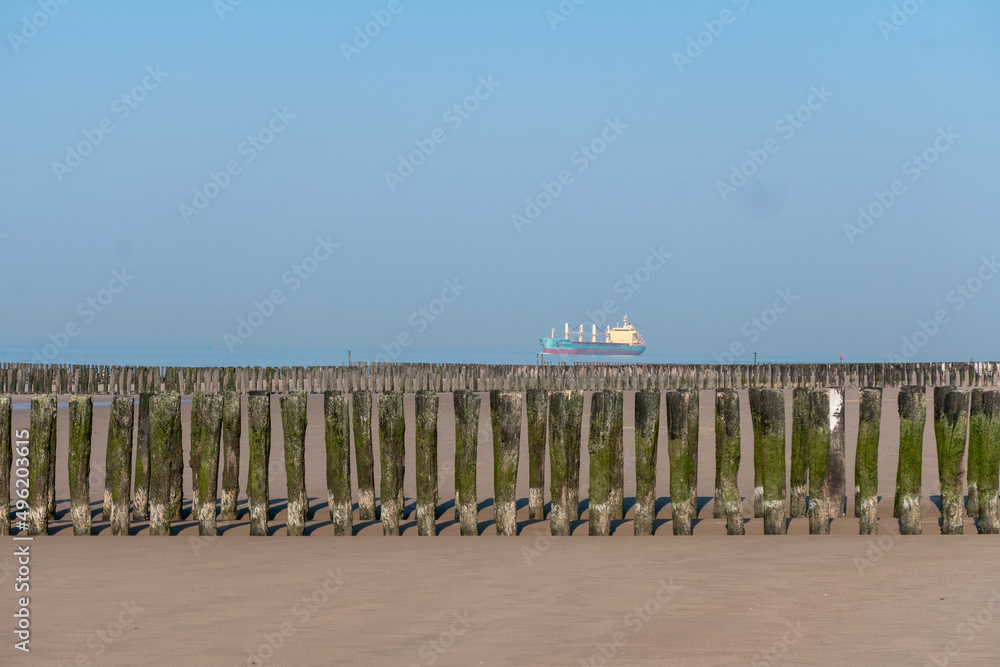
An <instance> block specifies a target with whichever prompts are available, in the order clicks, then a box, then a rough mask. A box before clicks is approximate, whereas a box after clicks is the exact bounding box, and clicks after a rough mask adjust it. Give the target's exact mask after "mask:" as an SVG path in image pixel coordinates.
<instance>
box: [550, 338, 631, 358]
mask: <svg viewBox="0 0 1000 667" xmlns="http://www.w3.org/2000/svg"><path fill="white" fill-rule="evenodd" d="M538 342H540V343H541V344H542V353H543V354H575V355H584V356H596V355H601V356H616V357H635V356H638V355H640V354H642V353H643V352H645V351H646V348H645V347H642V346H639V345H624V344H622V343H580V342H576V341H570V340H565V339H556V338H540V339H539V341H538Z"/></svg>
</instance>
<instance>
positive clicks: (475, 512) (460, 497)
mask: <svg viewBox="0 0 1000 667" xmlns="http://www.w3.org/2000/svg"><path fill="white" fill-rule="evenodd" d="M453 399H454V401H455V512H456V514H457V519H458V521H459V523H460V524H461V529H462V535H478V534H479V504H478V502H479V501H478V496H477V492H476V453H477V450H478V443H479V411H480V407H481V399H480V397H479V396H478V395H476V394H475V393H473V392H472V391H469V390H467V389H460V390H457V391H455V392H454V397H453Z"/></svg>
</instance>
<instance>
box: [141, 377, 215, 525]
mask: <svg viewBox="0 0 1000 667" xmlns="http://www.w3.org/2000/svg"><path fill="white" fill-rule="evenodd" d="M147 370H148V369H147ZM205 397H206V394H205V392H202V391H196V392H195V393H194V394H192V395H191V449H190V451H189V452H188V466H189V467H190V468H191V518H192V519H194V520H196V521H201V502H200V501H199V498H198V490H199V489H200V488H201V484H200V482H199V476H200V475H201V458H200V455H199V452H198V448H199V446H200V445H201V441H202V430H203V429H204V428H205V424H204V419H205V417H206V414H205V407H204V402H205Z"/></svg>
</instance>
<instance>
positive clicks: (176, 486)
mask: <svg viewBox="0 0 1000 667" xmlns="http://www.w3.org/2000/svg"><path fill="white" fill-rule="evenodd" d="M177 400H178V402H177V410H178V413H177V419H176V421H172V422H171V424H172V425H173V429H174V430H173V431H172V432H171V434H170V457H171V459H170V460H171V464H170V465H171V469H170V520H171V521H180V520H181V509H182V508H183V506H184V443H183V436H184V432H183V429H184V425H183V420H182V419H181V416H180V397H179V396H178V399H177ZM150 484H152V481H150ZM150 511H152V510H150ZM191 518H194V519H197V518H198V517H197V516H196V515H192V517H191Z"/></svg>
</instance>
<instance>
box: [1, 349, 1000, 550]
mask: <svg viewBox="0 0 1000 667" xmlns="http://www.w3.org/2000/svg"><path fill="white" fill-rule="evenodd" d="M0 381H2V387H0V391H4V392H6V393H7V394H11V393H18V394H20V393H27V394H33V395H34V396H33V398H32V399H31V413H30V422H29V429H28V434H27V439H26V441H25V440H24V439H23V435H24V434H23V433H21V432H18V433H17V434H16V436H17V437H16V438H14V439H13V440H12V438H11V435H12V433H11V423H12V421H11V410H12V400H11V397H10V395H3V396H0V504H2V506H0V510H2V511H0V533H2V534H9V533H10V531H11V521H10V518H11V511H10V510H11V509H12V508H11V507H10V506H9V498H10V492H11V491H13V492H14V496H15V500H14V503H15V504H14V507H13V509H14V510H15V517H17V521H18V523H17V524H16V526H17V527H18V528H20V524H21V523H22V522H23V523H24V524H25V527H26V528H27V531H28V532H29V534H33V535H43V534H46V533H47V532H48V521H49V519H50V518H52V517H54V513H55V508H56V497H55V476H56V470H57V465H56V458H55V452H56V449H55V442H56V408H57V398H56V393H53V392H58V393H62V394H72V395H71V396H70V397H69V431H70V432H69V456H68V461H67V463H68V475H69V488H70V515H71V518H72V521H73V530H74V534H77V535H87V534H90V533H91V512H90V487H89V478H90V450H91V433H92V419H93V398H92V394H113V397H112V398H111V405H110V414H111V416H110V423H109V428H108V441H107V460H106V483H105V487H106V488H105V496H104V519H105V520H108V521H110V523H111V533H112V534H113V535H127V534H129V530H130V526H131V522H132V521H133V520H139V521H147V520H148V521H149V528H150V533H151V534H152V535H169V534H171V521H178V520H180V519H181V508H182V503H183V495H184V494H183V488H182V487H183V483H182V482H183V466H184V461H183V450H182V432H181V394H182V393H185V394H191V396H192V399H191V400H192V407H191V422H190V430H191V433H190V442H191V447H190V460H189V465H190V466H191V471H192V478H193V488H192V504H191V507H192V514H191V518H196V519H197V521H198V524H199V533H200V534H201V535H215V534H217V520H218V519H220V518H221V519H222V520H235V519H236V504H237V498H238V496H239V491H240V480H239V462H240V447H241V423H242V416H243V415H242V404H243V401H242V396H243V394H248V396H247V409H248V415H247V417H248V425H249V434H248V446H249V472H248V477H247V480H246V487H245V488H246V495H247V500H248V505H249V513H250V532H251V535H266V534H267V533H268V521H269V520H270V519H271V518H273V517H271V512H270V497H271V496H270V489H269V480H268V469H269V466H268V464H269V461H270V448H271V428H272V425H271V401H272V395H274V394H277V396H276V397H275V398H276V400H278V401H279V407H280V416H281V425H280V428H281V430H282V434H283V442H284V461H285V470H286V478H287V502H288V510H287V514H288V516H287V519H286V528H287V532H288V534H289V535H301V534H303V530H304V524H305V522H306V520H307V518H308V516H309V499H308V495H307V493H306V489H305V468H304V460H305V432H306V405H307V396H308V392H314V393H317V392H323V393H324V398H323V408H324V419H325V447H326V468H327V470H326V473H327V474H326V479H327V491H328V496H329V508H330V510H329V511H330V520H331V522H332V524H333V526H334V531H335V533H336V534H338V535H350V534H352V533H353V526H352V522H353V511H352V509H353V508H352V483H351V481H352V475H351V456H350V443H351V429H352V428H353V432H354V444H355V452H354V453H355V461H356V467H357V471H356V479H357V491H358V494H357V496H358V516H359V518H360V519H361V520H381V523H382V526H383V530H384V533H385V534H386V535H398V534H399V527H400V518H401V514H402V513H403V497H402V482H403V474H404V465H403V462H404V435H405V431H406V428H407V425H406V423H405V419H404V415H403V393H404V392H407V391H415V401H414V404H415V423H414V424H413V425H412V427H413V428H414V429H415V443H416V452H415V455H416V456H415V460H416V480H417V498H416V515H417V517H416V518H417V528H418V533H419V534H420V535H434V534H436V530H437V528H436V520H437V518H438V515H439V506H438V456H437V429H438V407H439V402H440V401H441V400H452V401H454V414H455V424H454V428H455V440H456V449H455V471H456V473H455V507H456V518H457V520H458V522H459V523H460V526H461V532H462V534H463V535H476V534H478V533H479V523H478V497H477V490H476V489H477V486H476V481H477V480H476V470H477V449H478V448H477V440H478V438H477V436H478V431H479V415H480V407H481V401H482V399H483V398H484V396H483V395H482V393H481V392H486V391H488V392H489V394H488V401H489V413H490V417H491V426H492V434H493V457H494V466H493V468H494V480H493V481H494V488H493V493H494V513H495V517H496V531H497V533H498V534H501V535H514V534H517V532H518V524H517V517H516V501H517V497H516V490H515V481H516V479H517V471H518V466H519V463H520V462H519V451H520V442H521V425H522V411H523V412H524V413H525V414H526V416H527V442H528V462H527V463H528V468H529V474H528V477H529V498H528V513H529V516H530V518H531V519H532V520H544V518H545V505H544V489H543V487H544V481H545V477H546V471H545V467H546V464H547V465H548V466H549V471H548V476H549V479H550V483H549V492H550V498H551V505H550V507H549V515H548V518H549V521H550V525H551V532H552V534H553V535H568V534H569V533H570V527H571V523H570V522H572V521H576V520H578V519H579V505H580V502H579V501H580V498H579V488H580V461H581V453H582V449H583V443H582V442H581V441H582V426H583V424H582V422H583V414H584V410H583V407H584V393H583V392H584V391H585V390H586V391H593V394H592V395H591V402H590V424H589V438H588V442H587V443H586V448H587V452H588V455H589V471H590V480H589V503H588V507H589V510H588V515H589V516H588V522H589V532H590V534H592V535H607V534H609V533H610V530H611V522H612V521H614V520H617V519H622V518H623V509H624V484H623V478H624V474H623V462H624V455H623V437H622V432H623V405H624V402H623V392H624V391H625V390H634V391H635V392H636V393H635V462H636V464H635V465H636V502H635V518H634V530H635V533H636V534H637V535H651V534H652V531H653V519H654V517H655V512H656V497H657V494H656V462H657V458H658V451H659V445H660V444H662V443H661V442H659V438H658V435H659V430H660V429H659V415H660V404H661V400H664V401H665V402H666V416H667V428H666V431H667V439H666V440H667V441H666V443H665V444H666V447H667V455H668V457H669V470H670V474H669V476H670V479H669V490H670V498H671V511H672V515H673V516H672V519H673V520H672V524H673V531H674V533H675V534H681V535H684V534H690V533H691V525H692V520H693V519H694V518H696V517H697V513H698V504H697V494H696V489H697V470H698V461H697V459H698V421H699V390H700V389H713V388H714V389H715V435H716V440H715V460H716V475H715V505H714V507H715V517H716V518H719V519H725V521H726V525H727V531H728V533H729V534H732V535H738V534H742V533H743V530H744V517H743V509H742V502H741V497H740V491H739V489H738V487H737V481H736V480H737V472H738V470H739V466H740V403H739V399H738V394H737V388H744V387H745V388H747V389H748V393H749V405H750V412H751V414H750V417H751V421H752V424H753V443H754V445H753V470H754V487H755V488H754V502H753V505H754V516H755V517H760V518H763V520H764V532H765V534H783V533H784V532H785V529H786V525H787V521H786V518H787V517H788V516H789V514H790V516H792V517H806V516H808V518H809V532H810V533H811V534H825V533H828V532H829V530H830V520H831V519H833V518H837V517H843V516H845V515H846V507H847V502H846V500H847V494H846V492H847V489H846V475H845V466H846V457H845V451H846V443H845V425H844V424H845V418H844V403H845V401H844V399H845V387H848V386H857V387H859V397H860V417H859V429H858V438H857V443H856V446H855V461H854V463H855V480H856V489H855V503H854V505H855V513H856V515H857V517H858V519H859V532H860V533H862V534H872V533H874V532H875V531H876V530H877V525H878V516H877V502H878V488H877V477H878V476H877V470H878V447H879V437H880V436H879V431H880V423H881V420H882V414H881V413H882V388H883V387H884V386H893V385H897V386H899V387H900V390H899V395H898V402H897V407H898V418H899V425H900V426H899V459H898V469H897V477H896V489H895V499H894V516H895V517H897V518H898V520H899V526H900V532H901V533H903V534H919V533H920V532H921V519H922V517H921V508H920V497H921V463H922V456H923V452H922V449H923V448H922V443H923V433H924V426H925V414H926V408H927V406H926V397H927V396H928V391H927V387H928V386H933V392H931V395H932V400H933V415H934V424H933V428H934V434H935V440H936V444H937V459H938V464H939V475H940V485H941V514H942V517H941V532H942V533H944V534H955V533H961V532H962V530H963V517H964V515H965V514H968V515H969V516H972V517H978V521H977V526H978V530H979V532H980V533H994V534H995V533H998V532H1000V517H998V508H997V500H998V498H997V493H998V481H1000V390H997V389H991V388H988V387H991V386H996V385H997V384H998V364H997V363H996V362H980V363H971V362H970V363H937V364H901V365H894V364H839V365H784V364H782V365H769V366H768V365H757V366H680V365H633V364H629V365H612V364H594V365H589V364H588V365H582V364H581V365H574V366H478V365H467V366H466V365H461V366H459V365H418V364H412V365H410V364H376V365H371V364H355V365H351V366H341V367H314V368H268V369H264V368H221V369H220V368H198V369H192V368H166V369H163V368H156V367H116V366H106V367H93V366H91V367H87V366H72V367H69V366H31V365H28V364H23V365H18V364H10V365H3V366H2V367H0ZM878 381H881V383H880V384H869V383H875V382H878ZM785 388H791V390H792V405H793V415H792V424H793V427H792V434H791V438H790V440H791V450H792V451H791V469H790V470H786V452H785V442H786V438H785V432H784V429H785V415H784V411H785V392H784V389H785ZM477 392H480V393H477ZM349 393H350V394H351V397H350V399H351V400H348V394H349ZM442 393H443V394H444V396H443V397H442ZM449 394H450V395H449ZM136 395H138V399H139V400H138V404H136V400H135V396H136ZM522 403H524V404H525V405H522ZM373 426H376V427H377V429H378V430H377V433H378V441H379V448H378V449H379V451H378V453H377V454H378V456H379V461H380V471H381V482H380V487H379V489H380V498H379V502H378V506H377V505H376V496H375V484H374V468H375V466H374V456H375V452H374V451H373V444H372V443H373V438H372V431H373ZM966 452H967V453H968V456H967V459H968V479H967V481H968V498H967V504H966V502H965V501H966V498H965V496H964V494H963V488H964V485H965V482H966V474H965V469H964V467H965V466H964V462H965V460H966ZM546 454H547V456H546ZM12 465H13V471H14V474H13V476H12V475H11V471H12ZM220 467H221V468H222V469H221V489H222V496H221V499H220V498H219V497H218V489H219V477H220ZM788 479H790V486H791V493H790V494H789V493H788V491H787V484H786V480H788Z"/></svg>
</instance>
